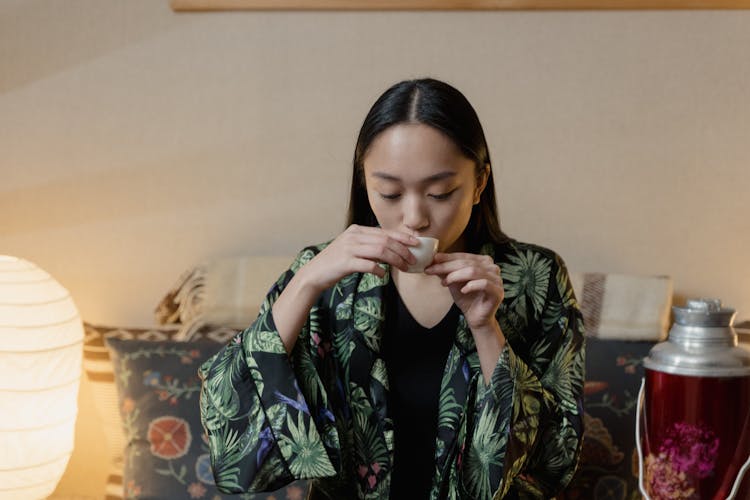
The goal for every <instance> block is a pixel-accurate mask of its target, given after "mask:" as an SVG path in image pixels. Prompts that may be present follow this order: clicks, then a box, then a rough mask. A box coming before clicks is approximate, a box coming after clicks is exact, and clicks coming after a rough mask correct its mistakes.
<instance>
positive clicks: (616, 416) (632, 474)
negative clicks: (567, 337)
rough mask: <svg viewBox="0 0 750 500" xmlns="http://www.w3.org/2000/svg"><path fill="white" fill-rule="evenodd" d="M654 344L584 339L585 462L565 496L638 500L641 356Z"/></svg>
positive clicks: (597, 499)
mask: <svg viewBox="0 0 750 500" xmlns="http://www.w3.org/2000/svg"><path fill="white" fill-rule="evenodd" d="M654 344H655V342H632V341H624V340H623V341H616V340H599V339H596V338H588V339H586V357H587V360H586V384H585V387H584V393H585V404H584V407H585V408H586V413H585V415H584V422H585V424H584V427H585V432H584V437H583V450H582V452H581V462H580V465H579V467H578V471H577V472H576V474H575V476H574V478H573V481H571V484H570V485H569V486H568V488H567V489H566V492H565V494H564V495H562V496H561V498H564V499H570V500H573V499H579V500H588V499H592V500H604V499H606V500H636V499H640V498H641V495H640V493H639V490H638V455H637V450H636V446H635V418H636V404H637V398H638V391H639V389H640V386H641V379H642V378H643V358H644V357H645V356H646V355H647V354H648V352H649V350H650V349H651V347H653V346H654Z"/></svg>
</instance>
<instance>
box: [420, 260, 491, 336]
mask: <svg viewBox="0 0 750 500" xmlns="http://www.w3.org/2000/svg"><path fill="white" fill-rule="evenodd" d="M424 272H425V274H429V275H433V276H438V277H440V279H441V283H442V284H443V286H447V287H448V289H449V290H450V292H451V295H452V296H453V301H454V302H455V303H456V305H458V307H459V309H461V312H462V313H463V314H464V317H465V318H466V322H467V323H468V325H469V328H471V330H472V332H476V331H481V330H485V329H487V328H488V327H492V326H493V325H494V324H495V321H496V319H495V312H496V311H497V308H498V307H500V303H501V302H502V301H503V297H504V291H503V280H502V278H501V277H500V266H498V265H497V264H495V262H494V261H493V260H492V258H491V257H490V256H489V255H475V254H471V253H438V254H436V255H435V259H434V260H433V261H432V264H430V266H429V267H427V268H426V269H425V271H424Z"/></svg>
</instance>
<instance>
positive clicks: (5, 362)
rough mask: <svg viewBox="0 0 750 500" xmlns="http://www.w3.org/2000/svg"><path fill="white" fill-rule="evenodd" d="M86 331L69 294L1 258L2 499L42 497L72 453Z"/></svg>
mask: <svg viewBox="0 0 750 500" xmlns="http://www.w3.org/2000/svg"><path fill="white" fill-rule="evenodd" d="M82 343H83V326H82V324H81V318H80V316H79V315H78V310H77V309H76V307H75V304H74V303H73V300H72V299H71V297H70V294H69V293H68V291H67V290H66V289H65V288H63V287H62V286H61V285H60V284H59V283H58V282H57V281H55V280H54V279H53V278H52V277H51V276H50V275H49V274H47V273H46V272H44V271H42V270H41V269H39V268H38V267H37V266H35V265H34V264H32V263H31V262H28V261H26V260H23V259H19V258H16V257H8V256H4V255H0V500H8V499H14V500H15V499H24V500H26V499H38V498H45V497H47V496H49V495H50V494H52V492H53V491H54V490H55V488H56V486H57V483H58V481H59V480H60V477H62V475H63V472H65V467H66V466H67V464H68V460H69V459H70V455H71V453H72V451H73V438H74V431H75V420H76V413H77V412H78V402H77V398H78V385H79V382H80V377H81V358H82V346H81V345H82Z"/></svg>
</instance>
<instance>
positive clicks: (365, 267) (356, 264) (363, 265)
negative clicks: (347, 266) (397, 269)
mask: <svg viewBox="0 0 750 500" xmlns="http://www.w3.org/2000/svg"><path fill="white" fill-rule="evenodd" d="M352 264H353V266H352V267H353V272H355V273H371V274H375V275H377V276H379V277H380V278H383V277H385V269H383V268H382V267H381V266H379V265H378V263H377V262H375V261H374V260H370V259H354V261H353V263H352Z"/></svg>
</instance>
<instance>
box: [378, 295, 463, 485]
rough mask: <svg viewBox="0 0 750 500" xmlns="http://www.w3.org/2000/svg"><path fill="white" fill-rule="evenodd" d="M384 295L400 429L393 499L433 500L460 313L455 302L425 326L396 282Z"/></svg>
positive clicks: (394, 412) (393, 406)
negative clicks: (443, 398)
mask: <svg viewBox="0 0 750 500" xmlns="http://www.w3.org/2000/svg"><path fill="white" fill-rule="evenodd" d="M384 298H385V311H386V323H385V328H384V333H383V335H384V337H383V358H384V361H385V365H386V369H387V370H388V384H389V387H390V391H389V394H390V400H389V408H390V414H391V417H392V418H393V427H394V463H393V472H392V473H391V493H390V500H422V499H427V498H429V492H430V487H431V486H432V476H433V473H434V472H435V438H436V436H437V423H438V402H439V399H440V384H441V381H442V377H443V371H444V369H445V363H446V360H447V358H448V352H449V351H450V348H451V345H452V344H453V339H454V337H455V335H456V327H457V325H458V316H459V313H460V311H459V309H458V306H456V304H453V306H452V307H451V309H450V310H449V311H448V313H447V314H446V315H445V317H444V318H443V319H442V320H441V321H440V323H438V324H437V325H435V326H434V327H432V328H425V327H423V326H422V325H420V324H419V323H417V321H416V320H415V319H414V318H413V317H412V315H411V313H410V312H409V310H408V309H407V308H406V306H405V305H404V303H403V301H402V300H401V296H400V295H399V294H398V290H397V289H396V286H395V285H394V284H393V282H392V281H391V282H390V283H389V284H388V286H387V287H386V293H385V297H384Z"/></svg>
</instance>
